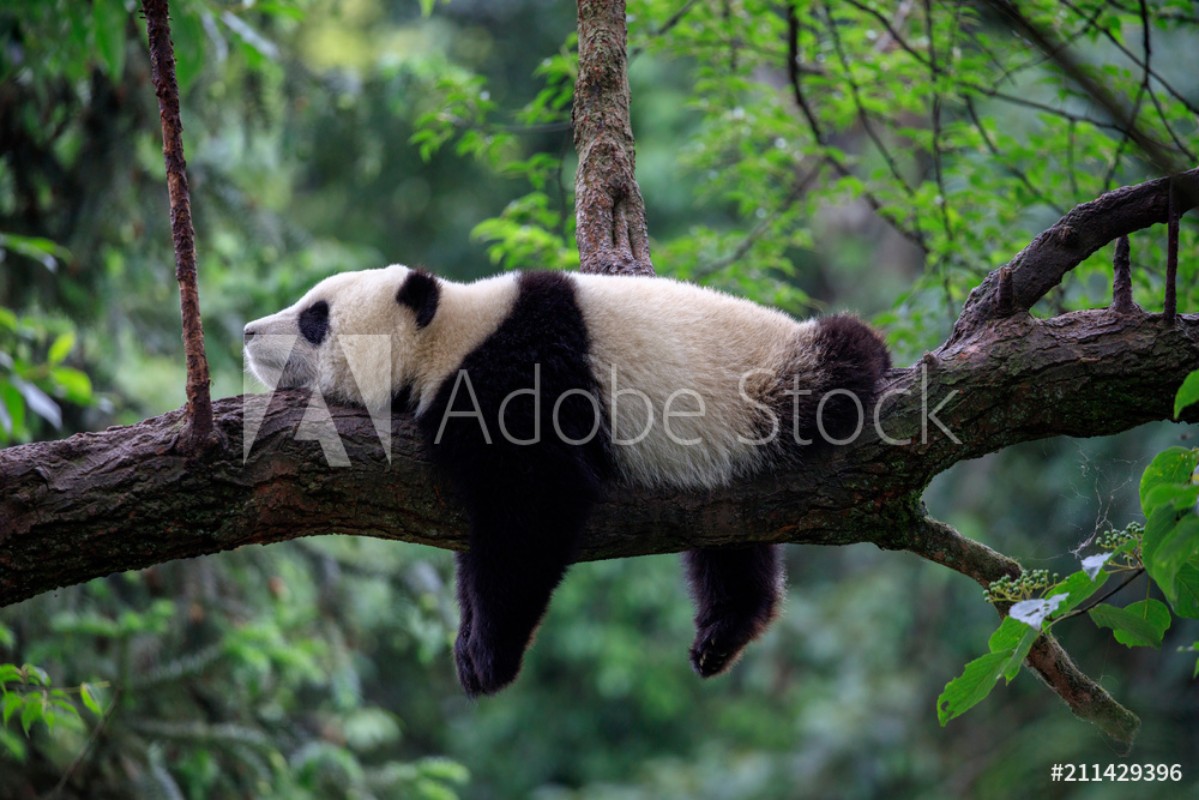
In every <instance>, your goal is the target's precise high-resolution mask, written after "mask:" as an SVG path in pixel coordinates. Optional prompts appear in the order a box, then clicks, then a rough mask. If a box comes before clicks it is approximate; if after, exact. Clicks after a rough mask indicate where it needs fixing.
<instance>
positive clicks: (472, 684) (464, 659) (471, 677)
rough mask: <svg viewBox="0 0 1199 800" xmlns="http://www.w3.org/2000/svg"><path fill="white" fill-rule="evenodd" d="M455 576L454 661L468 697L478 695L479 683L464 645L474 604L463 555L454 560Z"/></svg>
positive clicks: (470, 623) (472, 616)
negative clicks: (456, 629)
mask: <svg viewBox="0 0 1199 800" xmlns="http://www.w3.org/2000/svg"><path fill="white" fill-rule="evenodd" d="M455 562H456V565H457V566H456V574H457V584H458V638H457V640H456V641H455V642H454V661H455V663H456V664H457V667H458V681H459V682H460V683H461V684H462V688H463V690H464V691H465V692H466V694H467V695H468V696H470V697H475V696H476V695H478V694H480V688H479V681H478V678H477V677H476V673H475V665H474V662H473V661H472V660H471V656H470V649H469V648H468V647H467V646H466V643H468V642H469V641H470V633H471V629H472V628H473V627H474V603H473V602H472V600H471V592H470V591H469V590H468V589H467V586H468V584H469V582H471V581H472V579H471V578H469V577H467V576H468V575H469V573H470V564H469V562H468V559H467V557H466V554H465V553H458V554H457V556H456V558H455Z"/></svg>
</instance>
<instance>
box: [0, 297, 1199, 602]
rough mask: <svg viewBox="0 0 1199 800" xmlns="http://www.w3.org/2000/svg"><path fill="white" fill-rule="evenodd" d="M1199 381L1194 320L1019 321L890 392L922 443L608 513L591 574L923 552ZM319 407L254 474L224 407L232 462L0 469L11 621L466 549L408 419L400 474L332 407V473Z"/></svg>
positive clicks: (113, 460) (281, 428) (73, 442)
mask: <svg viewBox="0 0 1199 800" xmlns="http://www.w3.org/2000/svg"><path fill="white" fill-rule="evenodd" d="M1196 363H1199V316H1196V315H1181V316H1179V318H1178V321H1177V323H1176V324H1175V325H1172V326H1171V325H1167V324H1166V323H1165V322H1164V320H1163V319H1162V317H1161V315H1143V316H1142V315H1129V314H1119V313H1117V312H1114V311H1107V310H1102V311H1084V312H1076V313H1074V314H1068V315H1066V316H1064V317H1061V318H1057V319H1052V320H1046V321H1040V322H1039V321H1035V320H1033V319H1032V318H1030V317H1027V316H1023V315H1019V316H1016V317H1013V318H1011V319H1009V320H1005V321H1003V322H1002V323H999V324H997V325H995V326H993V327H991V328H987V329H985V330H984V331H982V332H980V333H978V334H976V335H974V336H972V337H970V338H968V339H966V340H963V341H960V342H958V343H956V344H954V345H952V346H947V347H945V348H943V349H941V350H939V351H938V352H937V353H935V354H931V355H929V356H928V357H926V358H925V359H924V360H922V361H921V362H920V363H919V364H917V365H915V366H913V367H911V368H908V369H905V370H899V371H895V372H893V373H892V375H891V378H890V380H889V382H888V387H887V388H888V392H889V394H890V396H889V397H888V399H887V400H886V403H885V405H884V407H883V410H882V413H881V415H880V422H881V425H882V429H883V430H884V431H885V432H886V434H887V435H888V436H889V437H891V438H892V439H893V440H903V439H907V438H911V439H912V440H913V441H912V442H911V443H910V444H907V445H903V446H899V445H891V444H887V443H886V442H885V441H884V440H882V439H881V438H880V437H879V435H878V434H877V433H876V432H874V431H873V430H872V428H873V425H872V424H870V423H869V422H868V424H867V430H866V431H865V432H864V433H863V435H862V436H861V437H860V438H859V439H858V441H856V442H855V443H854V444H852V445H849V446H846V447H841V448H837V449H836V451H835V452H834V453H833V454H832V456H831V458H829V459H827V460H823V461H813V462H812V463H809V464H805V465H803V466H801V467H800V468H798V469H796V470H794V471H792V472H788V473H783V474H776V475H769V476H764V477H762V478H760V479H758V480H756V481H752V482H746V483H741V484H737V485H735V486H733V487H731V488H729V489H726V490H722V491H716V492H707V493H698V492H691V493H688V492H665V491H658V492H648V491H624V490H622V491H620V492H618V493H614V494H613V497H612V498H611V500H610V501H609V502H608V503H606V504H605V505H603V506H602V507H601V508H600V509H599V510H598V512H597V513H596V514H595V519H594V520H593V522H592V524H591V526H590V528H589V531H588V534H587V537H586V543H585V546H584V551H583V553H582V557H583V558H584V559H600V558H612V557H618V556H631V555H643V554H647V553H664V552H677V551H681V550H686V549H690V548H693V547H696V546H710V545H720V544H728V543H733V542H739V541H742V542H743V541H763V542H766V541H769V542H800V543H809V544H849V543H853V542H875V543H877V544H879V545H880V546H883V547H888V548H896V547H907V545H906V544H905V543H903V540H902V539H897V538H896V537H897V536H901V535H902V534H903V530H902V529H897V528H895V527H894V525H891V523H892V522H895V521H897V520H908V521H911V519H910V518H911V515H910V512H909V511H908V508H909V507H910V505H911V504H912V503H913V502H915V501H916V500H917V499H918V498H919V496H920V493H921V492H922V491H923V489H924V487H925V486H926V485H927V483H928V481H929V480H931V479H932V477H933V476H935V475H936V474H938V473H939V472H941V471H943V470H944V469H946V468H947V467H949V466H950V465H952V464H954V463H956V462H957V461H961V460H963V459H969V458H974V457H977V456H980V455H982V454H984V453H988V452H991V451H994V450H997V449H1000V448H1002V447H1005V446H1007V445H1010V444H1014V443H1016V442H1020V441H1027V440H1030V439H1038V438H1043V437H1047V436H1055V435H1061V434H1068V435H1078V436H1091V435H1100V434H1107V433H1115V432H1117V431H1121V430H1126V429H1128V428H1131V427H1134V426H1136V425H1139V424H1141V423H1144V422H1148V421H1151V420H1160V419H1169V418H1170V416H1171V413H1172V410H1173V409H1172V407H1171V398H1172V397H1173V391H1174V389H1175V388H1176V387H1177V386H1178V384H1179V383H1180V382H1181V381H1182V379H1183V377H1184V376H1185V375H1186V374H1187V373H1188V372H1189V371H1190V370H1191V369H1192V368H1193V367H1194V365H1195V364H1196ZM922 387H923V388H922ZM951 392H956V394H953V395H952V396H951V397H950V393H951ZM946 397H950V399H949V401H948V402H947V403H945V404H944V406H942V407H940V408H938V406H939V405H940V404H941V402H942V401H943V400H945V399H946ZM255 402H261V399H259V400H256V401H255ZM305 406H306V397H305V396H304V395H303V394H300V393H295V392H287V393H281V394H280V395H278V396H277V397H276V398H275V402H273V403H272V407H271V409H270V411H269V413H267V415H266V417H265V421H264V422H263V424H262V427H261V429H260V431H259V433H258V435H257V437H256V439H255V442H254V447H253V449H252V451H251V453H250V457H249V459H248V460H247V461H246V462H245V463H244V464H243V460H242V402H241V400H240V399H239V398H230V399H225V400H220V401H218V402H217V403H216V404H215V411H216V416H215V422H216V427H217V432H218V434H219V435H220V436H222V437H223V438H224V439H225V441H226V442H227V443H226V444H223V445H221V446H219V447H214V448H213V449H212V450H211V451H207V452H203V453H200V454H194V455H193V454H189V453H186V452H183V451H181V450H180V449H179V448H177V447H175V446H174V445H175V442H176V439H177V436H178V433H179V430H180V428H181V427H182V426H183V424H184V416H183V415H182V413H181V412H173V413H171V414H167V415H165V416H162V417H156V418H154V419H150V420H146V421H145V422H143V423H140V424H138V425H134V426H131V427H126V428H110V429H109V430H107V431H104V432H102V433H84V434H78V435H76V436H72V437H70V438H68V439H64V440H61V441H53V442H41V443H36V444H30V445H23V446H20V447H12V448H8V449H6V450H2V451H0V605H7V604H10V603H14V602H16V601H18V600H21V599H24V598H26V597H31V596H33V595H35V594H38V593H41V592H45V591H48V590H50V589H53V588H56V587H58V586H64V585H69V584H74V583H79V582H81V581H85V580H88V579H90V578H95V577H99V576H102V575H107V574H109V573H112V572H119V571H123V570H129V569H138V568H141V567H145V566H148V565H150V564H155V563H161V562H163V561H167V560H170V559H173V558H186V557H191V556H198V555H203V554H206V553H213V552H217V551H220V550H227V549H230V548H234V547H239V546H241V545H244V544H266V543H269V542H276V541H282V540H286V539H293V538H297V537H300V536H309V535H314V534H324V533H343V534H355V535H365V536H377V537H383V538H389V539H401V540H404V541H411V542H419V543H422V544H430V545H434V546H438V547H445V548H453V549H458V548H461V547H463V546H464V544H465V538H464V537H465V521H464V518H463V516H462V513H461V511H460V510H459V508H458V504H457V503H456V502H455V501H454V498H452V497H447V496H445V495H444V494H443V493H442V491H441V488H440V486H439V484H438V483H437V482H436V481H435V479H434V477H433V475H432V474H431V473H430V471H429V469H428V466H427V462H426V460H425V458H424V456H423V454H422V453H421V450H420V448H419V446H418V443H417V442H418V440H417V438H416V436H415V434H414V428H413V425H412V421H411V419H410V418H408V417H406V416H405V417H397V419H396V422H395V426H394V428H395V429H394V431H393V437H392V457H391V460H390V463H389V462H388V459H387V458H386V456H385V454H384V453H383V452H382V450H381V447H380V445H379V443H378V440H377V438H376V435H375V433H374V428H373V426H372V423H371V421H370V418H369V416H368V415H367V414H366V413H365V412H364V411H361V410H360V409H355V408H349V407H346V408H340V407H333V408H332V409H331V410H332V413H333V416H334V420H335V422H336V424H337V428H338V431H339V433H340V434H341V439H342V442H343V443H344V445H345V449H346V452H347V454H348V455H349V457H350V460H351V462H352V465H351V466H350V467H346V468H331V467H328V466H327V465H326V462H325V460H324V458H323V457H322V455H321V451H320V447H319V445H318V444H316V443H314V442H310V441H297V440H296V439H295V431H296V429H297V427H298V426H299V423H300V421H301V419H302V418H303V417H304V410H305ZM933 411H935V412H936V413H935V417H930V416H928V413H927V412H933ZM938 420H939V421H940V422H941V423H942V424H944V425H945V426H946V427H947V428H948V429H949V430H950V431H951V432H952V433H953V434H954V436H956V437H957V438H958V439H959V440H960V444H956V443H954V441H953V440H952V439H950V438H949V437H948V436H947V435H946V434H945V433H943V432H942V431H941V430H940V429H939V428H938V427H937V421H938ZM922 429H924V432H926V434H927V435H926V436H925V437H924V441H921V439H922ZM880 519H883V520H889V522H888V524H880Z"/></svg>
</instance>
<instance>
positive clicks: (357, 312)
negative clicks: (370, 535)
mask: <svg viewBox="0 0 1199 800" xmlns="http://www.w3.org/2000/svg"><path fill="white" fill-rule="evenodd" d="M272 334H275V335H272ZM354 334H371V335H373V336H370V337H365V338H364V339H362V340H361V341H366V342H368V343H369V342H375V343H376V344H367V345H366V348H367V350H368V352H366V353H365V354H363V353H362V352H359V353H358V354H357V355H356V356H355V361H356V363H357V364H362V363H367V364H371V365H373V368H371V369H362V368H361V366H359V367H358V368H357V369H352V368H351V365H350V364H349V363H348V362H347V358H346V355H345V348H344V347H342V346H338V345H336V341H337V339H338V337H344V336H346V335H354ZM380 334H384V335H382V336H381V335H380ZM245 336H246V352H247V355H248V360H249V364H250V368H251V370H252V371H253V372H254V373H255V374H256V375H258V376H259V377H260V378H262V379H263V380H264V381H265V382H266V383H268V384H269V385H277V386H279V387H313V388H317V389H319V390H320V391H321V392H322V393H323V394H324V395H325V396H326V397H328V398H330V399H338V400H344V401H348V402H354V403H360V404H363V405H366V406H368V407H372V408H374V407H379V406H380V404H385V403H387V402H389V401H393V400H399V402H400V403H401V404H407V405H409V406H410V407H411V408H413V409H414V410H415V413H416V419H417V422H418V426H419V427H420V430H421V433H422V435H423V437H424V439H425V443H426V445H427V447H428V448H429V452H430V453H431V455H432V458H433V461H434V463H435V465H436V466H437V467H438V468H439V469H440V471H441V472H442V473H443V474H444V475H445V476H446V477H447V478H448V479H449V481H450V482H451V484H452V485H453V487H454V488H455V490H456V491H457V493H458V494H459V496H460V497H461V500H462V502H463V503H464V505H465V507H466V510H467V513H468V516H469V518H470V522H471V531H470V538H469V544H470V548H469V550H468V551H467V552H465V553H461V554H459V555H458V557H457V570H458V576H457V577H458V600H459V604H460V608H461V626H460V629H459V632H458V639H457V643H456V645H455V657H456V660H457V666H458V675H459V679H460V680H461V682H462V685H463V688H464V689H465V690H466V692H467V693H468V694H471V695H477V694H489V693H492V692H495V691H497V690H499V689H500V688H502V687H503V686H505V685H507V684H508V683H510V682H511V681H512V680H513V679H514V678H515V677H516V675H517V673H518V672H519V670H520V665H521V660H522V658H523V655H524V651H525V650H526V648H527V647H528V645H529V643H530V641H531V639H532V636H533V633H534V631H535V629H536V627H537V625H538V624H539V622H540V620H541V618H542V616H543V615H544V613H545V610H546V607H547V606H548V603H549V598H550V595H551V593H552V592H553V590H554V588H555V587H556V586H557V584H558V583H559V581H560V580H561V579H562V576H563V574H564V573H565V571H566V568H567V567H568V565H569V564H570V563H571V562H572V561H573V560H574V558H575V555H576V550H577V547H578V544H579V538H580V533H581V531H582V529H583V527H584V525H585V523H586V520H587V518H588V515H589V513H590V511H591V509H592V508H593V507H594V505H595V504H596V502H597V501H599V500H600V498H601V497H602V494H603V490H604V486H605V484H607V483H609V482H611V481H619V482H623V483H626V484H630V485H636V486H651V487H652V486H670V487H677V488H683V489H706V488H714V487H718V486H722V485H725V484H728V483H729V482H731V481H732V480H734V479H736V478H739V477H744V476H748V475H752V474H754V473H758V472H762V471H766V470H770V469H777V468H780V467H784V466H786V465H787V464H788V463H792V462H794V461H796V460H798V459H802V458H810V457H812V454H813V453H814V451H816V450H817V449H818V448H819V446H820V444H821V443H822V442H826V441H828V440H833V441H836V440H842V439H845V438H847V437H849V436H851V435H852V434H853V433H854V431H855V429H856V428H857V425H858V424H859V420H860V419H863V416H862V415H861V414H862V413H864V414H867V415H868V414H869V411H870V403H871V402H872V401H873V399H874V397H875V395H876V393H877V388H876V386H877V383H878V380H879V378H880V377H881V376H882V374H883V373H884V372H885V371H886V370H887V369H888V368H889V366H890V360H889V357H888V354H887V351H886V348H885V347H884V345H883V344H882V342H881V340H880V339H879V337H878V335H877V334H875V333H874V331H872V330H871V329H870V328H868V327H867V326H865V325H863V324H862V323H861V322H859V321H858V320H856V319H854V318H852V317H847V316H835V317H829V318H825V319H819V320H810V321H806V322H797V321H795V320H793V319H792V318H790V317H788V316H787V315H785V314H782V313H781V312H778V311H774V310H771V309H767V308H764V307H762V306H758V305H755V304H753V303H750V302H748V301H746V300H742V299H738V298H734V297H731V296H729V295H725V294H722V293H719V292H716V291H712V290H708V289H704V288H701V287H697V286H693V285H690V284H685V283H680V282H677V281H672V280H668V279H665V278H644V277H629V276H600V275H581V274H576V273H561V272H524V273H509V274H505V275H500V276H497V277H494V278H490V279H486V280H482V281H478V282H476V283H471V284H459V283H453V282H450V281H445V280H441V279H439V278H435V277H434V276H432V275H430V274H429V273H427V272H423V271H420V270H410V269H408V268H407V267H403V266H392V267H387V268H386V269H381V270H368V271H364V272H354V273H344V274H341V275H335V276H333V277H331V278H329V279H327V280H325V281H323V282H321V283H320V284H318V285H317V286H316V287H315V288H313V289H312V290H311V291H310V292H308V294H306V295H305V296H304V298H302V299H301V300H300V301H299V302H298V303H296V304H295V305H293V306H291V307H290V308H288V309H285V310H283V311H281V312H279V313H278V314H274V315H272V316H270V317H265V318H263V319H260V320H257V321H255V322H252V323H250V324H249V325H247V326H246V329H245ZM293 341H294V345H293V344H292V342H293ZM371 348H373V350H372V349H371ZM358 350H359V351H361V350H362V348H361V347H358ZM387 376H390V378H388V377H387ZM534 387H536V392H533V391H530V390H531V389H533V388H534ZM834 390H843V391H834ZM534 393H535V394H537V395H538V396H539V398H540V402H539V403H538V402H535V401H534V399H533V397H532V395H533V394H534ZM830 393H831V394H830ZM851 395H852V396H851ZM642 397H645V398H648V402H647V401H646V400H643V399H642ZM821 403H823V405H821ZM859 403H860V404H861V405H860V408H861V409H863V412H859V405H858V404H859ZM672 404H673V407H672ZM818 409H819V412H820V413H819V418H820V421H821V423H822V426H823V427H822V430H818V426H817V416H818V414H817V411H818ZM666 411H671V412H672V413H671V416H670V419H668V420H667V419H665V418H664V413H665V412H666ZM865 418H867V419H868V417H865ZM555 425H556V427H555ZM801 443H802V444H801ZM685 564H686V569H687V573H688V579H689V583H690V586H691V591H692V595H693V597H694V600H695V603H696V627H697V634H696V639H695V642H694V644H693V646H692V649H691V661H692V665H693V666H694V668H695V669H696V671H697V672H698V673H699V674H701V675H703V676H705V677H707V676H711V675H715V674H718V673H720V672H723V671H724V670H725V669H727V668H728V667H729V666H730V665H731V664H732V663H733V662H734V661H735V660H736V658H737V657H738V656H739V655H740V653H741V650H742V649H743V648H744V647H745V646H746V645H747V644H748V643H749V642H750V641H751V640H753V639H754V638H755V637H757V636H758V635H759V634H760V633H761V632H762V631H763V630H764V629H765V627H766V626H767V625H768V624H769V622H770V621H771V620H772V619H773V617H774V616H775V614H776V613H777V609H778V603H779V598H780V595H781V591H782V581H783V567H782V560H781V557H780V554H779V550H778V548H777V547H775V546H771V545H749V546H745V547H741V548H734V549H719V550H693V551H691V552H689V553H687V554H686V556H685Z"/></svg>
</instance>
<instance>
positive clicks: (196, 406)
mask: <svg viewBox="0 0 1199 800" xmlns="http://www.w3.org/2000/svg"><path fill="white" fill-rule="evenodd" d="M142 11H143V12H144V13H145V16H146V32H147V34H148V36H149V39H150V74H151V77H152V78H153V81H154V92H155V94H157V95H158V115H159V117H160V118H161V120H162V156H163V160H164V161H165V162H166V172H167V193H168V195H169V196H170V200H171V239H172V241H173V243H174V246H175V279H176V280H177V281H178V282H179V307H180V311H181V313H182V316H183V349H184V353H185V354H186V357H187V413H188V420H189V423H190V424H189V425H188V426H187V428H186V429H185V430H184V431H182V432H181V433H182V435H183V436H184V438H185V441H186V442H187V443H188V446H189V447H199V446H202V445H204V444H205V443H207V442H208V441H209V440H210V438H211V436H212V430H213V428H212V399H211V397H210V396H209V391H208V385H209V379H208V358H207V357H206V356H205V355H204V326H203V325H202V324H201V321H200V294H199V292H198V291H197V290H196V234H195V230H194V229H193V228H192V215H191V200H190V198H189V195H188V188H187V162H186V161H185V160H184V158H183V122H182V120H181V119H180V116H179V86H178V84H177V83H176V81H175V51H174V48H173V47H172V45H171V29H170V25H169V22H168V19H167V0H143V2H142Z"/></svg>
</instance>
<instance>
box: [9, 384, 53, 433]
mask: <svg viewBox="0 0 1199 800" xmlns="http://www.w3.org/2000/svg"><path fill="white" fill-rule="evenodd" d="M11 381H12V385H13V386H15V387H17V391H18V392H20V393H21V397H23V398H25V402H26V403H27V404H28V405H29V408H30V410H32V411H33V413H35V414H37V415H38V416H39V417H41V418H42V419H44V420H46V422H49V423H50V424H51V425H52V426H54V427H55V428H61V427H62V409H60V408H59V407H58V403H56V402H54V401H53V400H51V399H50V396H49V395H47V394H46V393H45V392H43V391H42V390H41V389H39V388H37V387H36V386H34V385H33V384H32V383H29V382H28V381H25V380H22V379H21V378H18V377H17V376H16V375H13V376H12V378H11Z"/></svg>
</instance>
